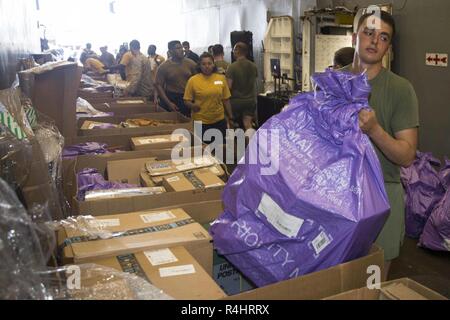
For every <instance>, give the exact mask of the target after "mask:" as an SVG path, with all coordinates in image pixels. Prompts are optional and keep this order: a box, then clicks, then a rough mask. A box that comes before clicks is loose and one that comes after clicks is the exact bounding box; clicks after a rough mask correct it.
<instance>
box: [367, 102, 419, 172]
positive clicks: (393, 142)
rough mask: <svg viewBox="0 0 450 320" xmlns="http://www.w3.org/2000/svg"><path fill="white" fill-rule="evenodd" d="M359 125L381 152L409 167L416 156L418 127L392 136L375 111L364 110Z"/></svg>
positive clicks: (397, 162)
mask: <svg viewBox="0 0 450 320" xmlns="http://www.w3.org/2000/svg"><path fill="white" fill-rule="evenodd" d="M359 125H360V127H361V130H362V131H363V132H364V133H366V134H367V135H368V136H369V137H370V138H371V139H372V141H373V142H374V143H375V144H376V145H377V146H378V148H380V150H381V152H383V154H384V155H385V156H386V157H387V158H388V159H389V160H390V161H392V162H393V163H395V164H397V165H400V166H402V167H405V168H407V167H409V166H410V165H411V164H412V163H413V161H414V159H415V158H416V151H417V144H418V129H417V128H412V129H406V130H402V131H399V132H396V133H395V134H394V135H395V137H391V136H390V135H389V134H388V133H387V132H386V131H384V130H383V128H382V127H381V126H380V124H379V123H378V120H377V118H376V115H375V112H374V111H369V110H362V111H361V112H360V113H359Z"/></svg>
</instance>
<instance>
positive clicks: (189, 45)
mask: <svg viewBox="0 0 450 320" xmlns="http://www.w3.org/2000/svg"><path fill="white" fill-rule="evenodd" d="M182 45H183V47H189V48H190V47H191V44H190V43H189V42H188V41H183V43H182Z"/></svg>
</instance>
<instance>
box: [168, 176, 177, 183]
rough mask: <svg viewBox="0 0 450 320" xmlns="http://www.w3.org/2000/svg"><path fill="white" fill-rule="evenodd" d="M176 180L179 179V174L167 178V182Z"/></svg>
mask: <svg viewBox="0 0 450 320" xmlns="http://www.w3.org/2000/svg"><path fill="white" fill-rule="evenodd" d="M177 181H180V177H179V176H174V177H170V178H167V182H177Z"/></svg>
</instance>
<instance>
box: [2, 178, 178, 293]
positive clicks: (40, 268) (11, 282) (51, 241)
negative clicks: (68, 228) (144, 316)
mask: <svg viewBox="0 0 450 320" xmlns="http://www.w3.org/2000/svg"><path fill="white" fill-rule="evenodd" d="M0 206H1V208H2V210H0V284H1V285H0V299H2V300H19V299H21V300H23V299H25V300H151V299H156V300H167V299H171V297H169V296H168V295H166V294H165V293H163V292H162V291H161V290H159V289H157V288H156V287H154V286H153V285H151V284H150V283H148V282H147V281H146V280H145V279H142V278H139V277H137V276H135V275H133V274H128V273H122V272H119V271H116V270H113V269H109V268H105V267H100V266H97V265H92V264H87V265H76V266H65V267H60V268H48V267H47V266H46V265H47V262H48V260H49V257H51V255H52V252H54V248H55V243H56V242H55V233H54V232H53V230H52V228H51V224H43V223H42V222H44V221H45V220H47V217H46V215H45V211H42V210H40V209H42V208H39V207H35V208H34V209H33V210H32V212H28V213H27V211H26V210H25V208H24V207H23V206H22V204H21V203H20V201H19V200H18V198H17V196H16V194H15V193H14V191H13V190H12V189H11V188H10V187H9V185H8V184H7V183H6V182H5V181H3V180H2V179H0Z"/></svg>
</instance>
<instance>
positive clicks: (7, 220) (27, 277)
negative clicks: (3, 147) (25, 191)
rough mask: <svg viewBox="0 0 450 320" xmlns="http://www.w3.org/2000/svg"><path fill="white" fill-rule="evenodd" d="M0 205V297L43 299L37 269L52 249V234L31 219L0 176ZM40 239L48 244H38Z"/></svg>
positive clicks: (43, 293) (41, 265)
mask: <svg viewBox="0 0 450 320" xmlns="http://www.w3.org/2000/svg"><path fill="white" fill-rule="evenodd" d="M0 206H1V208H2V209H1V210H0V283H1V285H0V299H45V298H46V297H47V292H46V289H45V284H44V283H43V282H42V279H41V278H40V276H39V274H38V272H39V271H42V270H43V269H44V268H45V265H46V264H47V260H48V257H50V256H51V254H52V252H53V251H54V244H55V239H54V233H53V232H51V231H50V229H48V228H45V226H43V225H38V224H37V223H35V222H33V221H32V218H31V216H30V215H28V213H27V211H26V210H25V208H24V207H23V205H22V204H21V203H20V201H19V199H18V198H17V196H16V194H15V193H14V191H13V190H12V189H11V188H10V186H9V185H8V184H7V183H6V182H5V181H3V180H2V179H0ZM43 233H44V234H43ZM52 235H53V236H52ZM42 239H47V240H49V243H45V244H41V242H40V240H42ZM43 248H46V249H45V250H43Z"/></svg>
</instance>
